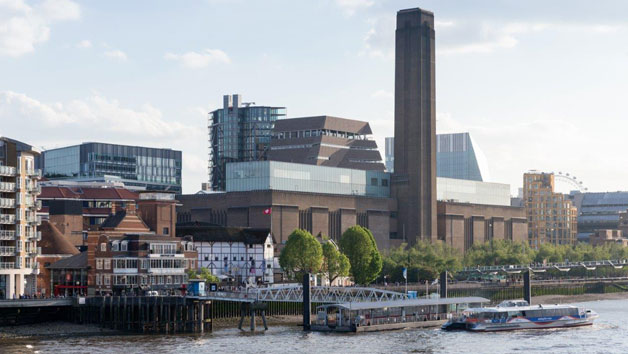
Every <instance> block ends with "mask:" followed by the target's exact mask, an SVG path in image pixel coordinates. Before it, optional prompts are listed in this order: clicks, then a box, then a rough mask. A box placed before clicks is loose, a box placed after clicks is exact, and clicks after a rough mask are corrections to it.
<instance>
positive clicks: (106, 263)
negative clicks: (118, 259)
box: [105, 258, 111, 269]
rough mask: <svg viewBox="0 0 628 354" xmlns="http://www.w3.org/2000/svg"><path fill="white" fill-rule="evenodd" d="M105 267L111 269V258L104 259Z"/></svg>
mask: <svg viewBox="0 0 628 354" xmlns="http://www.w3.org/2000/svg"><path fill="white" fill-rule="evenodd" d="M105 269H111V259H108V258H107V259H105Z"/></svg>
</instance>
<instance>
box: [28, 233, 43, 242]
mask: <svg viewBox="0 0 628 354" xmlns="http://www.w3.org/2000/svg"><path fill="white" fill-rule="evenodd" d="M26 238H28V239H29V240H30V241H33V240H37V241H40V240H41V231H36V232H27V233H26Z"/></svg>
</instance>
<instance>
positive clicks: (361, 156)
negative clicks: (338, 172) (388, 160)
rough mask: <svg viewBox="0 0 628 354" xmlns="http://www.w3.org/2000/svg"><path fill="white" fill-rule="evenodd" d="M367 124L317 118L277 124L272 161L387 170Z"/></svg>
mask: <svg viewBox="0 0 628 354" xmlns="http://www.w3.org/2000/svg"><path fill="white" fill-rule="evenodd" d="M372 133H373V132H372V131H371V127H370V125H369V124H368V123H367V122H363V121H358V120H352V119H345V118H337V117H330V116H317V117H305V118H292V119H283V120H280V121H277V122H276V123H275V128H274V130H273V139H272V141H271V144H270V152H269V154H268V159H269V160H273V161H283V162H293V163H300V164H308V165H321V166H329V167H343V168H351V169H355V170H374V171H384V169H385V166H384V164H383V163H382V157H381V155H380V153H379V150H378V149H377V143H376V142H375V141H374V140H370V135H371V134H372Z"/></svg>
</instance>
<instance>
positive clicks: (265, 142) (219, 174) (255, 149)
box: [208, 95, 286, 190]
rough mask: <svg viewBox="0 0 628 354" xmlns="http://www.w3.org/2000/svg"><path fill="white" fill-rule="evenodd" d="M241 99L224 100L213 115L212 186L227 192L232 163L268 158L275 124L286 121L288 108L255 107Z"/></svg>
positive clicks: (211, 138) (210, 117)
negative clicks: (227, 172) (226, 180)
mask: <svg viewBox="0 0 628 354" xmlns="http://www.w3.org/2000/svg"><path fill="white" fill-rule="evenodd" d="M252 104H253V103H244V102H242V98H241V96H240V95H232V96H231V95H226V96H224V97H223V108H221V109H217V110H215V111H213V112H211V113H210V114H209V121H208V129H209V146H210V148H209V183H210V186H211V189H212V190H224V189H225V174H226V164H227V163H228V162H244V161H260V160H264V159H265V158H266V154H267V151H268V148H269V145H270V140H271V135H272V130H273V127H274V123H275V121H276V120H277V119H278V118H280V117H285V115H286V109H285V108H284V107H268V106H253V105H252Z"/></svg>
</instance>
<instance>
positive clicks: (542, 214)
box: [523, 171, 578, 249]
mask: <svg viewBox="0 0 628 354" xmlns="http://www.w3.org/2000/svg"><path fill="white" fill-rule="evenodd" d="M523 201H524V204H525V209H526V216H527V218H528V240H529V242H530V246H532V247H534V248H537V249H538V248H539V247H540V246H541V244H543V243H545V242H549V243H553V244H573V243H575V242H576V240H577V239H576V234H577V230H578V210H577V209H576V207H575V206H573V204H572V202H571V200H569V198H568V197H567V196H565V195H563V194H561V193H555V192H554V174H553V173H543V172H537V171H531V172H527V173H525V174H524V175H523Z"/></svg>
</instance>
